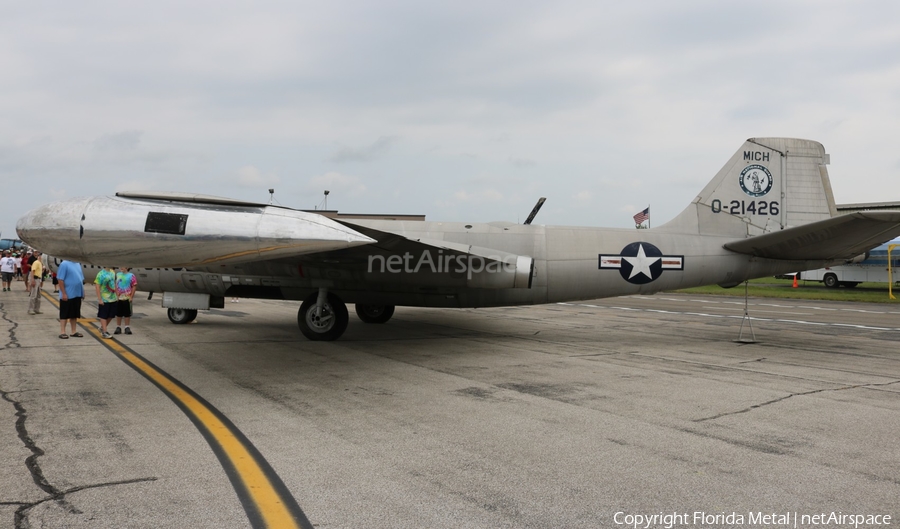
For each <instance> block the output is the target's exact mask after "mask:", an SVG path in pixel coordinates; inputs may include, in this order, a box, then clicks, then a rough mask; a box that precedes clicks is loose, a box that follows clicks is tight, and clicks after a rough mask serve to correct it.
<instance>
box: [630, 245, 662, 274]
mask: <svg viewBox="0 0 900 529" xmlns="http://www.w3.org/2000/svg"><path fill="white" fill-rule="evenodd" d="M622 259H625V260H626V261H628V263H629V264H630V265H631V275H629V276H628V279H631V278H632V277H634V276H636V275H638V274H644V275H645V276H647V278H648V279H653V276H652V275H651V273H650V266H651V265H652V264H653V263H655V262H656V261H659V259H660V258H659V257H647V254H645V253H644V245H643V244H641V245H638V253H637V256H635V257H626V256H624V255H623V256H622Z"/></svg>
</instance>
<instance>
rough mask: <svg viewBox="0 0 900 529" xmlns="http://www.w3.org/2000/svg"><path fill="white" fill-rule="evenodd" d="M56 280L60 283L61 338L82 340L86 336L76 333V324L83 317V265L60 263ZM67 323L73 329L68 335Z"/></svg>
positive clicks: (70, 262)
mask: <svg viewBox="0 0 900 529" xmlns="http://www.w3.org/2000/svg"><path fill="white" fill-rule="evenodd" d="M56 278H57V280H58V281H59V337H60V338H68V337H69V336H73V337H75V338H81V337H83V336H84V335H83V334H81V333H80V332H76V331H75V324H77V323H78V318H80V317H81V300H82V299H84V272H83V271H82V270H81V264H79V263H76V262H73V261H63V262H61V263H59V269H58V270H57V271H56ZM66 322H68V323H69V325H70V326H71V329H72V331H71V332H70V333H69V334H68V335H67V334H66Z"/></svg>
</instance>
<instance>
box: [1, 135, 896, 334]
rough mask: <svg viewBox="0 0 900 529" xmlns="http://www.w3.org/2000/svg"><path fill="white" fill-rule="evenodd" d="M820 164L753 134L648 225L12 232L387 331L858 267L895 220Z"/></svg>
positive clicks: (326, 325) (174, 203)
mask: <svg viewBox="0 0 900 529" xmlns="http://www.w3.org/2000/svg"><path fill="white" fill-rule="evenodd" d="M828 163H829V156H828V155H827V154H826V153H825V149H824V147H823V146H822V145H821V144H819V143H817V142H814V141H809V140H800V139H789V138H751V139H748V140H747V141H746V142H744V144H743V145H742V146H741V147H740V148H739V149H738V150H737V152H735V154H734V155H733V156H732V157H731V159H729V160H728V162H727V163H726V164H725V166H724V167H723V168H722V169H721V170H720V171H719V172H718V173H717V174H716V175H715V177H714V178H713V179H712V181H710V182H709V184H707V186H706V187H705V188H704V189H703V190H702V191H701V192H700V194H699V195H697V197H696V198H695V199H694V200H693V201H692V202H691V203H690V205H688V206H687V208H686V209H685V210H684V211H682V212H681V213H680V214H679V215H678V216H677V217H675V218H674V219H673V220H671V221H669V222H668V223H666V224H664V225H662V226H658V227H654V228H652V229H647V230H634V229H615V228H589V227H577V226H540V225H531V224H528V225H517V224H512V223H504V222H493V223H487V224H478V223H464V222H424V221H389V220H356V219H353V220H349V219H340V220H330V219H327V218H325V217H323V216H321V215H316V214H314V213H304V212H300V211H297V210H292V209H289V208H283V207H277V206H271V205H265V204H257V203H249V202H242V201H236V200H229V199H222V198H215V197H207V196H203V195H184V194H174V193H167V194H160V193H156V194H153V193H117V194H116V196H115V197H88V198H76V199H70V200H65V201H61V202H56V203H53V204H48V205H45V206H41V207H39V208H37V209H35V210H32V211H31V212H29V213H27V214H26V215H25V216H23V217H22V218H21V219H19V221H18V223H17V230H18V235H19V237H20V238H21V239H22V240H23V241H26V242H27V243H28V244H29V245H31V246H33V247H35V248H39V249H41V250H43V251H44V252H47V253H50V254H52V255H55V256H58V257H62V258H66V259H71V260H74V261H79V262H83V263H111V264H113V263H114V264H116V265H117V266H130V267H168V268H172V267H182V268H185V269H186V272H185V273H184V275H185V280H186V281H188V283H187V284H193V285H196V293H197V294H198V295H201V296H202V295H210V294H212V295H215V296H218V297H222V296H241V297H261V298H275V299H290V300H301V301H302V304H301V306H300V309H299V312H298V323H299V326H300V330H301V331H302V332H303V334H304V335H305V336H306V337H307V338H309V339H311V340H334V339H337V338H338V337H340V336H341V335H342V334H343V332H344V331H345V330H346V327H347V324H348V320H349V317H348V312H347V306H346V303H355V304H356V306H357V313H358V314H359V315H360V317H361V318H362V319H363V321H368V322H372V323H381V322H386V321H387V320H389V319H390V317H391V315H392V314H393V312H394V307H395V306H403V305H405V306H422V307H494V306H509V305H531V304H540V303H554V302H564V301H574V300H587V299H596V298H604V297H613V296H623V295H632V294H652V293H654V292H658V291H661V290H674V289H682V288H688V287H696V286H702V285H714V284H718V285H721V286H724V287H731V286H736V285H738V284H740V283H742V282H744V281H746V280H748V279H753V278H757V277H766V276H773V275H776V274H783V273H788V272H794V271H796V270H811V269H816V268H821V267H824V266H828V265H830V264H834V263H839V262H843V261H845V260H847V259H853V258H855V257H857V256H859V255H862V254H864V253H865V252H866V251H868V250H870V249H872V248H874V247H876V246H878V245H879V244H882V243H884V242H885V241H888V240H890V239H892V238H894V237H896V236H898V235H900V211H872V212H868V211H867V212H857V213H852V214H848V215H837V211H836V208H835V201H834V197H833V195H832V191H831V183H830V180H829V177H828V171H827V168H826V165H827V164H828ZM236 278H237V280H235V279H236ZM242 278H251V279H250V281H249V283H248V284H245V283H243V282H242Z"/></svg>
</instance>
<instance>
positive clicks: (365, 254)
mask: <svg viewBox="0 0 900 529" xmlns="http://www.w3.org/2000/svg"><path fill="white" fill-rule="evenodd" d="M335 220H336V222H338V223H340V224H343V225H345V226H347V227H348V228H350V229H352V230H354V231H356V232H358V233H360V234H362V235H365V236H366V237H369V238H371V239H375V242H373V243H369V244H367V245H364V246H358V247H355V248H347V249H343V250H340V251H335V252H328V253H327V254H320V255H309V256H304V257H303V258H301V259H302V260H308V261H319V260H322V261H325V262H328V261H332V262H352V261H364V262H365V261H368V268H369V272H370V273H369V277H370V279H374V278H376V276H378V275H379V273H378V270H381V271H382V274H381V275H383V272H384V270H385V269H387V270H391V269H394V270H400V269H403V270H404V271H412V270H415V271H416V272H420V271H424V272H425V273H422V274H419V275H420V276H421V277H424V278H427V279H426V280H427V281H438V282H439V281H443V280H445V279H447V278H450V277H455V276H459V277H462V278H465V279H466V280H467V283H466V284H467V286H470V287H479V288H531V282H532V278H533V273H534V258H532V257H530V256H523V255H516V254H512V253H509V252H506V251H503V250H497V249H494V248H484V247H480V246H472V245H469V244H462V243H456V242H451V241H445V240H442V239H429V238H424V237H406V236H404V235H401V234H398V233H393V232H390V231H384V230H379V229H376V228H372V227H369V226H364V225H362V224H356V223H354V222H351V221H347V220H344V219H340V220H338V219H335ZM401 258H402V259H403V260H402V261H400V259H401ZM386 259H389V260H387V261H386ZM373 265H374V266H373ZM379 265H380V266H379ZM373 269H374V274H373ZM429 271H430V272H432V274H431V275H428V272H429ZM435 271H437V272H439V273H438V274H437V275H435V274H434V272H435ZM441 271H443V273H440V272H441ZM481 272H489V273H481ZM442 275H443V276H444V277H443V278H440V276H442ZM406 280H407V281H410V280H413V278H412V276H407V279H406Z"/></svg>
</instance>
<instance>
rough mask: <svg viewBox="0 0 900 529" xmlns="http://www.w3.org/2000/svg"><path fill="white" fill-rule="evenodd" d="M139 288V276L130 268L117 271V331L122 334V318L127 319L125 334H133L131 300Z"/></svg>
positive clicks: (116, 332)
mask: <svg viewBox="0 0 900 529" xmlns="http://www.w3.org/2000/svg"><path fill="white" fill-rule="evenodd" d="M135 290H137V277H135V275H134V274H132V273H131V269H130V268H124V267H122V268H119V271H118V272H116V298H118V301H116V331H115V332H114V333H113V334H122V319H123V318H124V319H125V334H131V300H132V298H134V291H135Z"/></svg>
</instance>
